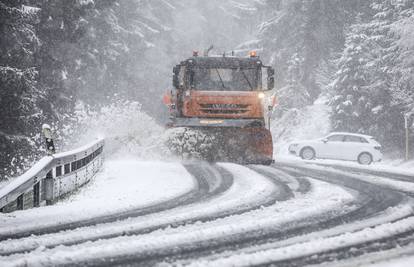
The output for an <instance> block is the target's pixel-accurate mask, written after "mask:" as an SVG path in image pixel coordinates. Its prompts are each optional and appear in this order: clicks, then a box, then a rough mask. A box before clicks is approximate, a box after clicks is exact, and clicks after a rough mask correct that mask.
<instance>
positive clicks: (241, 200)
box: [1, 165, 278, 260]
mask: <svg viewBox="0 0 414 267" xmlns="http://www.w3.org/2000/svg"><path fill="white" fill-rule="evenodd" d="M236 167H237V165H235V167H233V168H236ZM216 168H217V169H220V167H216ZM237 169H238V172H239V173H242V172H245V170H248V169H246V168H244V167H241V166H238V167H237ZM222 170H224V169H222ZM199 171H200V170H198V172H199ZM232 175H234V173H232ZM256 176H257V175H256ZM260 177H261V176H260ZM251 178H252V179H254V180H250V179H247V177H245V178H243V179H240V178H238V179H237V182H234V183H233V184H232V186H231V187H230V188H229V190H227V191H225V192H222V193H221V194H220V195H218V196H215V197H212V198H210V199H207V200H206V201H204V202H201V203H193V204H191V205H189V206H191V207H188V208H192V209H193V212H194V209H195V208H197V207H199V208H202V207H203V209H205V211H203V210H201V211H200V212H199V213H197V212H196V214H197V216H192V217H190V219H189V220H190V221H191V222H196V223H195V225H197V224H199V223H200V220H202V219H203V217H204V216H205V215H204V214H206V213H207V214H209V215H208V216H205V218H206V220H207V221H210V220H212V221H215V220H217V219H218V218H219V217H227V216H228V215H232V214H233V215H234V214H236V213H240V214H242V213H244V212H247V211H251V210H255V209H258V208H259V209H260V207H262V206H263V205H270V204H271V203H274V202H275V201H276V200H277V199H278V194H276V193H277V191H275V189H276V186H275V185H274V184H273V183H272V182H271V181H269V180H268V179H267V178H265V177H261V178H260V179H259V180H257V179H258V178H259V176H257V177H251ZM210 179H211V177H210ZM258 182H259V183H258ZM257 183H258V184H257ZM202 205H204V206H202ZM184 208H185V207H179V208H177V211H179V210H180V209H184ZM217 210H218V212H217ZM177 211H174V212H177ZM187 211H190V213H191V209H187ZM172 212H173V211H172ZM156 215H160V214H159V213H157V214H154V216H156ZM174 215H175V214H174ZM190 215H191V214H190ZM169 229H174V228H169ZM160 231H163V230H160ZM123 238H127V237H125V236H124V237H123ZM133 239H135V237H133ZM103 241H105V240H100V241H99V242H103ZM108 241H109V242H111V240H108ZM115 242H116V241H115ZM87 243H88V244H86V245H87V246H88V245H90V244H91V242H87ZM62 248H63V247H62V246H60V247H58V248H56V249H58V250H60V249H62ZM46 251H47V250H46ZM37 253H38V251H34V252H33V254H34V255H35V254H37ZM40 253H42V252H40ZM25 256H27V254H26V255H22V254H15V255H13V256H10V257H2V258H1V259H2V260H7V259H9V260H10V259H12V258H14V259H16V257H17V258H21V257H23V258H24V257H25Z"/></svg>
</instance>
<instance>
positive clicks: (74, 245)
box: [0, 160, 414, 266]
mask: <svg viewBox="0 0 414 267" xmlns="http://www.w3.org/2000/svg"><path fill="white" fill-rule="evenodd" d="M345 167H346V166H336V165H335V164H331V165H329V164H325V165H324V166H321V165H320V164H318V165H316V164H310V163H303V162H291V161H280V162H277V163H276V164H275V165H273V166H256V165H252V166H241V165H237V164H230V163H219V164H214V165H210V164H207V163H203V162H188V163H184V164H182V163H173V162H172V163H165V162H142V161H136V160H124V161H120V160H117V161H108V162H107V163H106V165H105V169H104V170H103V171H102V172H101V173H100V174H99V175H98V176H97V177H95V178H94V180H93V181H92V182H91V183H90V184H89V185H88V186H86V187H84V188H83V189H81V190H80V192H78V193H77V194H75V195H73V196H71V197H69V198H67V199H65V200H63V201H61V202H60V203H59V204H58V205H56V206H49V207H42V208H37V209H32V210H25V211H19V212H15V213H11V214H5V215H2V217H0V220H1V221H0V222H1V225H2V227H1V228H0V237H1V238H2V241H1V242H0V255H1V256H0V265H2V266H3V265H4V266H22V265H29V266H31V265H36V266H37V265H41V266H43V265H46V266H55V265H73V264H79V265H86V264H87V265H113V264H138V265H141V264H142V265H155V264H159V263H163V264H167V265H169V264H172V265H192V266H229V265H231V266H246V265H262V264H270V263H275V264H276V265H277V266H303V265H309V264H327V263H330V264H333V263H336V264H338V265H344V264H346V263H347V260H349V262H351V260H352V263H353V264H355V265H357V264H358V263H359V262H366V259H364V257H362V256H361V255H364V254H368V255H370V253H372V255H373V258H375V257H374V253H378V251H382V250H384V251H390V253H391V252H392V253H394V254H395V253H396V252H395V250H396V247H397V246H403V247H409V244H410V243H411V241H414V216H412V215H413V211H414V210H413V209H414V200H413V199H412V198H411V195H412V193H413V192H414V186H413V185H414V183H412V182H411V181H410V180H409V177H410V174H407V173H405V174H402V173H395V175H393V173H392V172H385V171H384V170H382V172H380V171H377V172H375V170H371V171H365V170H364V169H355V168H345ZM54 215H55V216H54ZM394 254H393V255H394ZM377 258H378V257H377ZM358 259H360V260H358ZM381 259H383V258H381ZM339 260H340V261H339ZM363 260H365V261H363ZM382 264H384V263H382Z"/></svg>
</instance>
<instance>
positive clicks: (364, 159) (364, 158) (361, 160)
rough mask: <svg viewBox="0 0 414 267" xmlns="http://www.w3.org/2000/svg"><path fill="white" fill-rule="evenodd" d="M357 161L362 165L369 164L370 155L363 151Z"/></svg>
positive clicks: (370, 160)
mask: <svg viewBox="0 0 414 267" xmlns="http://www.w3.org/2000/svg"><path fill="white" fill-rule="evenodd" d="M358 163H359V164H362V165H369V164H371V163H372V156H371V154H369V153H368V152H363V153H361V154H359V156H358Z"/></svg>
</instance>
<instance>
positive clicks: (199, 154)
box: [167, 120, 273, 165]
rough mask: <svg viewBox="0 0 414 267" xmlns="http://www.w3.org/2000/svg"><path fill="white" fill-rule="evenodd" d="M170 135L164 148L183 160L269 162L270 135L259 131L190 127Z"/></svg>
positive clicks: (254, 128) (182, 128)
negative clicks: (166, 147) (166, 146)
mask: <svg viewBox="0 0 414 267" xmlns="http://www.w3.org/2000/svg"><path fill="white" fill-rule="evenodd" d="M239 121H240V120H239ZM172 131H173V134H172V135H171V136H170V138H169V141H168V144H167V145H168V147H169V148H170V150H171V151H172V152H174V153H175V154H178V155H181V156H182V157H183V158H186V159H188V158H197V159H202V160H207V161H210V162H218V161H224V162H235V163H240V164H264V165H269V164H271V163H272V162H273V144H272V135H271V133H270V131H269V130H268V129H266V128H263V127H245V128H242V127H234V126H227V127H225V126H220V127H214V126H213V127H201V126H192V127H174V129H173V130H172Z"/></svg>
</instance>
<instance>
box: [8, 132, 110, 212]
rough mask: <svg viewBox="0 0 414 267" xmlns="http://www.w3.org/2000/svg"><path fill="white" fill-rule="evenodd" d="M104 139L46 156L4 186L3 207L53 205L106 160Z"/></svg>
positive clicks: (86, 178) (84, 181)
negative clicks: (103, 152) (104, 158)
mask: <svg viewBox="0 0 414 267" xmlns="http://www.w3.org/2000/svg"><path fill="white" fill-rule="evenodd" d="M103 147H104V139H98V140H96V141H95V142H92V143H90V144H88V145H86V146H83V147H80V148H78V149H75V150H72V151H68V152H62V153H57V154H53V155H50V156H46V157H43V158H42V159H41V160H40V161H38V162H37V163H36V164H35V165H34V166H33V167H31V168H30V169H29V170H28V171H27V172H25V173H24V174H23V175H21V176H19V177H17V178H15V179H13V180H12V181H11V182H10V183H8V184H7V185H5V186H4V187H2V188H1V189H0V211H1V212H11V211H14V210H23V209H28V208H32V207H38V206H44V205H51V204H53V203H54V202H55V201H56V200H58V199H59V198H61V197H63V196H65V195H66V194H68V193H70V192H72V191H74V190H76V189H77V188H79V187H80V186H81V185H83V184H85V183H87V182H88V181H89V180H90V179H91V178H92V177H93V176H94V175H95V174H96V173H97V172H98V170H99V169H100V167H101V166H102V163H103V154H102V151H103Z"/></svg>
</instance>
